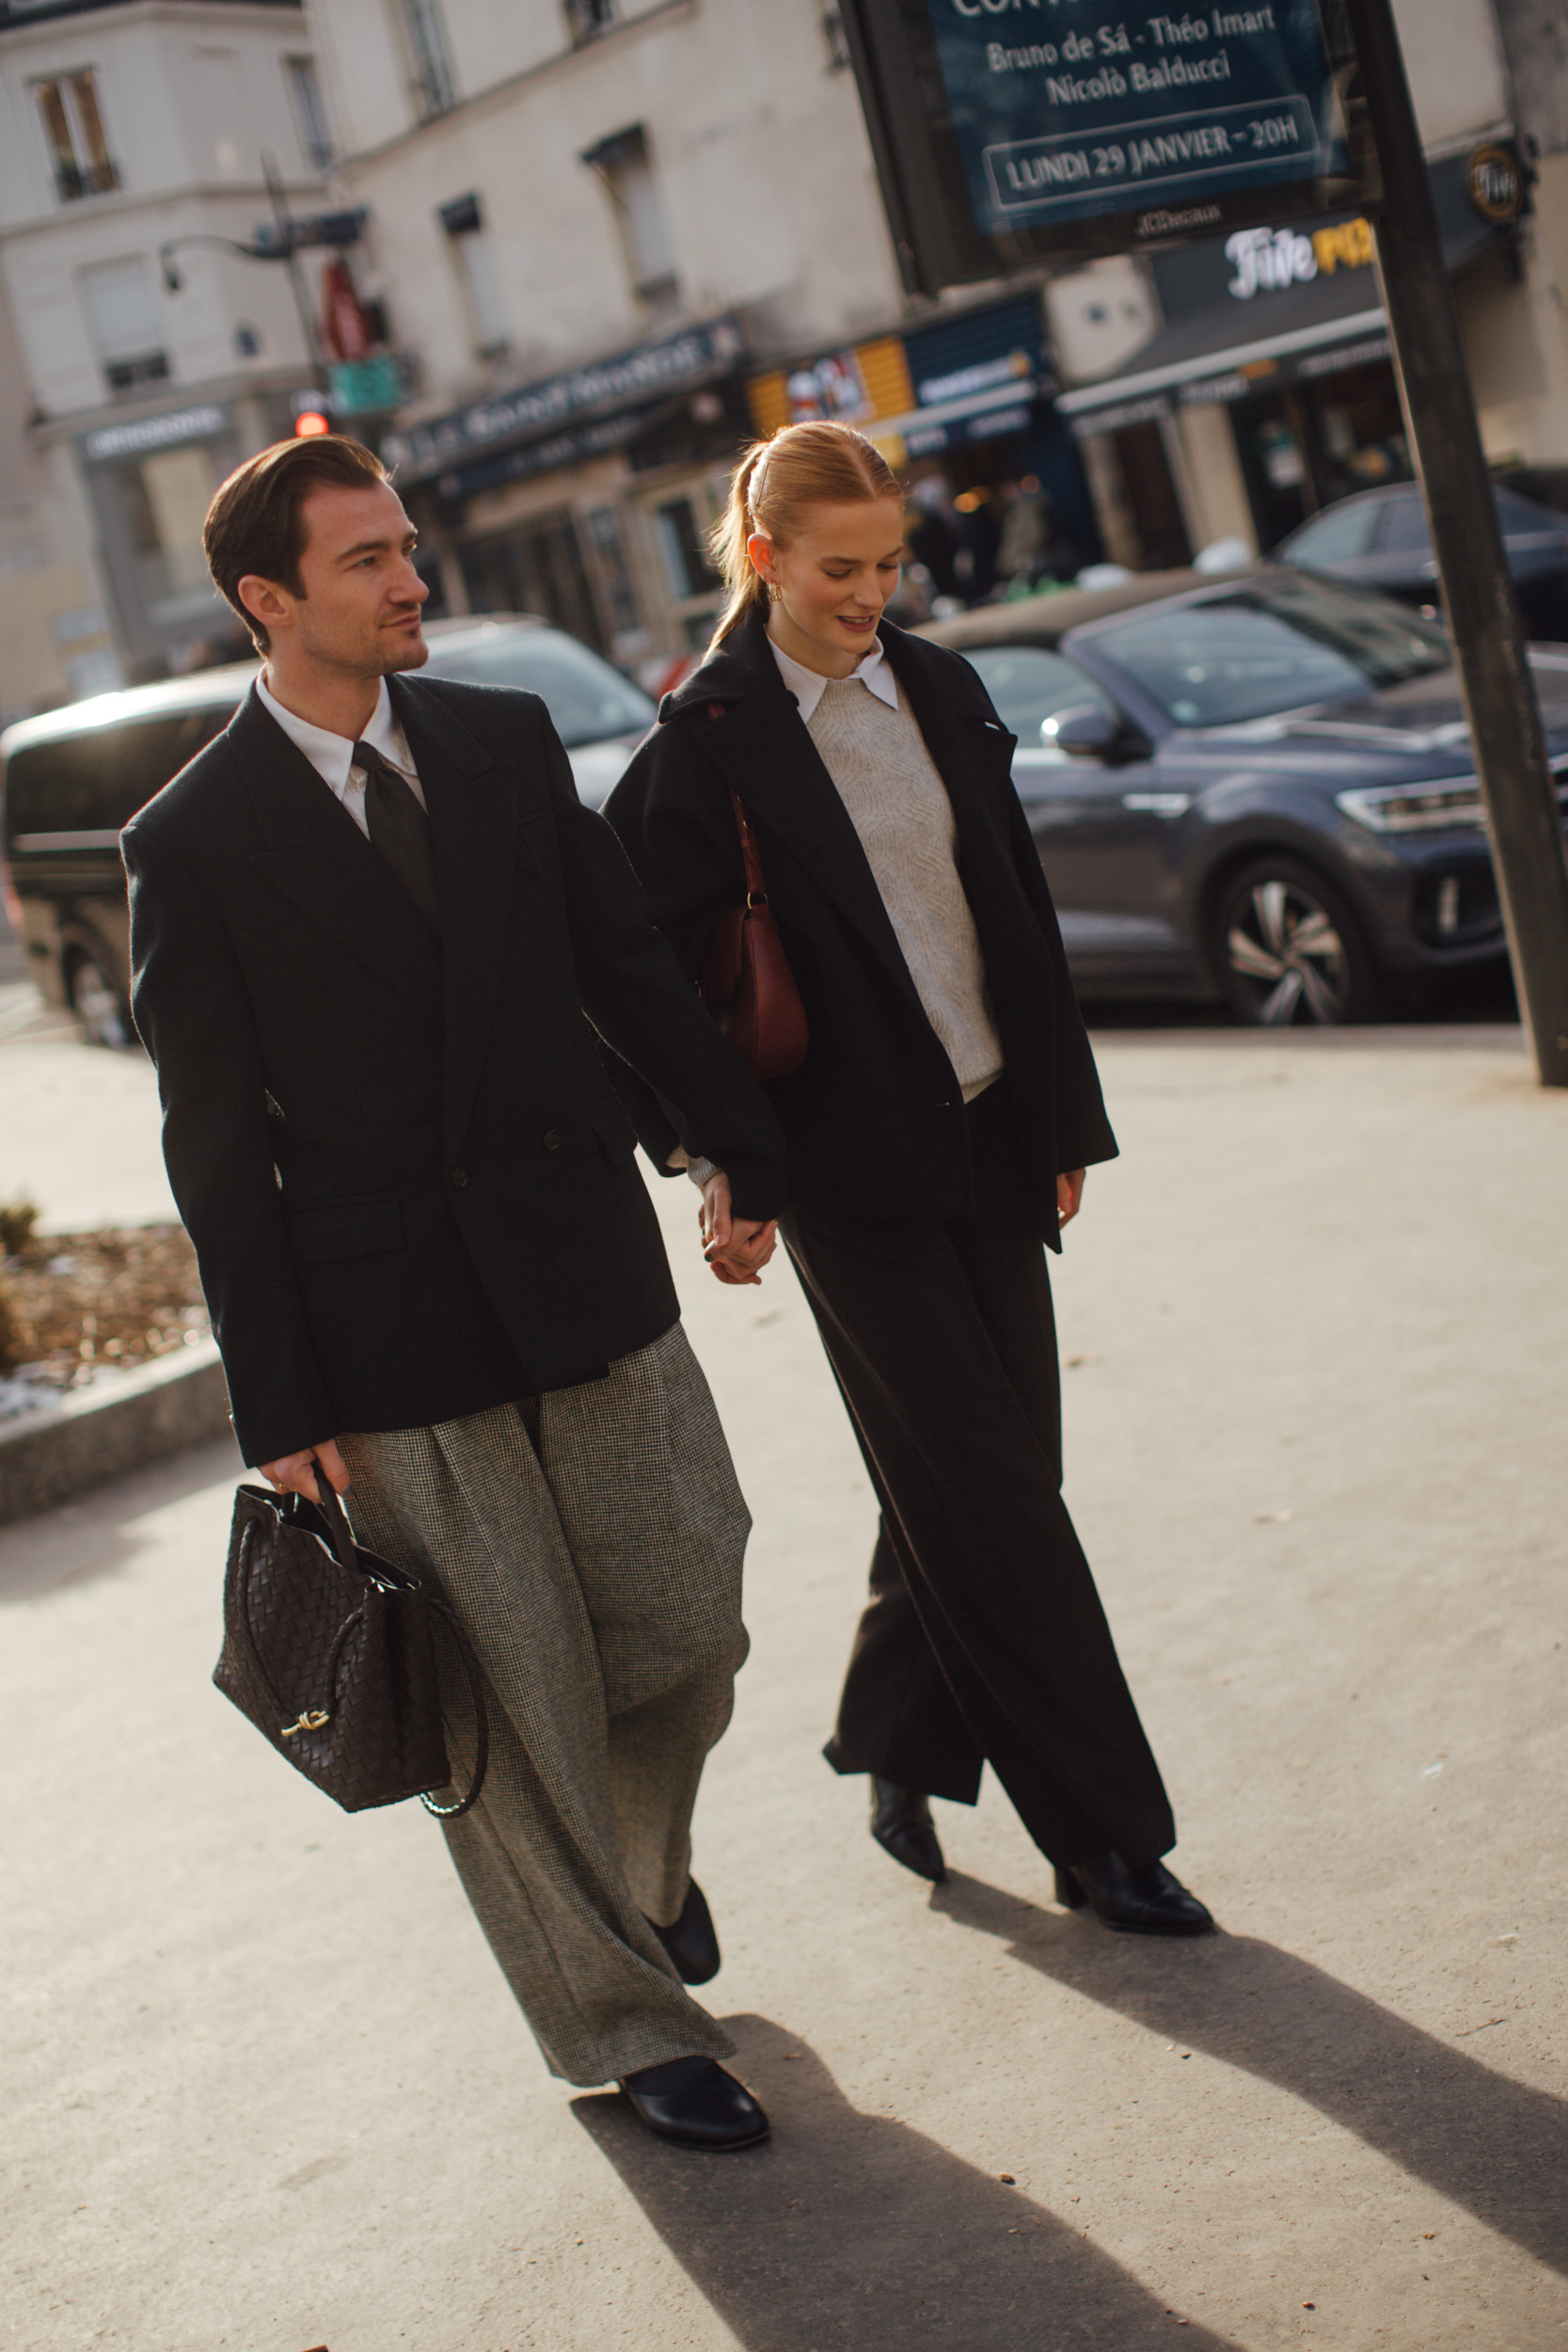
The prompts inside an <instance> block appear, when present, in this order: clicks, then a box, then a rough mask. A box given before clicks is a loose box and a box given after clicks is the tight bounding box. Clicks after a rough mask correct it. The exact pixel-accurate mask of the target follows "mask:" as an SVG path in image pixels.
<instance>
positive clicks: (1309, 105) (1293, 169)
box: [847, 0, 1367, 278]
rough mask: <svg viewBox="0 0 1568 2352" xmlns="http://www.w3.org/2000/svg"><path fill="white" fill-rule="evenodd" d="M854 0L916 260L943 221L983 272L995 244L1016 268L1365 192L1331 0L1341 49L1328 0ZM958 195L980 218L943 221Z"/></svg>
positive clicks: (867, 81) (922, 263)
mask: <svg viewBox="0 0 1568 2352" xmlns="http://www.w3.org/2000/svg"><path fill="white" fill-rule="evenodd" d="M847 5H848V8H849V11H850V14H851V18H852V42H853V45H854V47H855V48H856V51H857V56H856V64H857V73H858V78H859V79H860V83H861V90H862V97H863V100H864V101H865V102H866V103H867V112H868V115H869V116H870V117H871V118H872V129H873V139H874V144H876V145H877V146H878V148H879V161H885V168H884V174H883V177H884V190H886V186H887V182H888V178H889V176H890V175H891V176H892V177H893V178H894V179H895V182H896V185H895V190H894V196H893V202H892V204H891V205H890V211H891V212H892V213H893V214H894V215H895V235H896V236H901V242H902V243H903V244H904V245H905V246H907V247H908V248H909V249H910V253H911V259H912V262H913V263H914V267H915V271H916V274H917V276H919V277H920V278H929V275H930V270H931V268H932V267H939V268H940V267H941V266H942V260H943V258H944V257H943V256H942V254H941V253H940V250H939V247H940V246H941V244H942V232H943V231H945V232H946V235H945V242H946V245H947V247H948V252H947V255H946V257H945V259H946V262H947V265H948V266H949V267H950V268H951V267H954V266H957V265H958V263H959V262H960V260H961V258H962V256H963V254H964V252H965V251H966V250H967V251H968V252H970V253H972V254H973V255H974V265H973V266H969V267H965V268H963V269H961V271H960V273H959V274H960V275H961V276H964V277H971V278H972V277H975V276H978V275H981V274H982V273H981V270H980V267H979V255H980V253H981V252H989V254H990V266H991V269H992V272H993V273H994V271H995V269H996V267H997V265H998V263H999V262H1001V263H1003V264H1004V265H1006V262H1007V261H1008V260H1009V259H1010V260H1011V262H1012V266H1013V267H1015V268H1016V267H1018V266H1019V265H1020V264H1021V263H1022V262H1025V261H1026V260H1027V259H1028V258H1030V257H1035V258H1044V257H1046V256H1051V257H1053V258H1054V257H1059V256H1065V255H1068V254H1071V255H1074V256H1076V257H1080V258H1082V257H1084V256H1085V255H1087V254H1089V253H1095V252H1106V251H1114V250H1125V249H1126V248H1127V247H1128V246H1139V245H1158V244H1162V243H1167V242H1169V241H1171V240H1172V239H1180V238H1181V237H1184V236H1187V235H1190V234H1192V233H1194V232H1195V231H1196V232H1198V233H1201V232H1203V231H1204V230H1208V231H1209V232H1211V233H1212V231H1213V230H1222V229H1224V228H1225V227H1226V226H1227V225H1228V224H1235V225H1241V224H1242V223H1243V222H1246V221H1251V220H1256V219H1258V218H1259V213H1260V212H1261V213H1264V214H1266V212H1267V211H1268V210H1270V209H1272V210H1274V211H1275V213H1276V214H1280V213H1284V214H1286V215H1289V214H1291V213H1292V212H1294V213H1313V212H1316V213H1322V212H1324V211H1326V210H1328V209H1329V208H1330V206H1331V205H1332V204H1333V202H1334V200H1335V192H1338V199H1339V201H1340V202H1341V203H1342V202H1343V201H1344V200H1345V196H1346V195H1347V194H1351V193H1352V192H1353V191H1354V193H1355V194H1359V193H1360V191H1361V187H1362V184H1363V178H1362V175H1363V173H1364V171H1365V169H1366V168H1367V154H1366V150H1365V147H1364V142H1363V138H1362V128H1361V119H1360V115H1359V110H1358V111H1357V114H1356V117H1355V119H1354V122H1353V121H1352V120H1351V119H1350V118H1349V117H1348V116H1347V114H1346V111H1345V106H1344V100H1343V93H1344V92H1345V90H1346V87H1347V84H1348V81H1349V77H1348V76H1347V74H1346V73H1345V72H1344V71H1343V69H1344V67H1345V66H1346V65H1347V64H1348V63H1349V62H1350V56H1349V52H1348V50H1347V48H1346V46H1345V44H1346V42H1347V40H1348V36H1347V35H1346V34H1345V33H1344V31H1343V29H1342V27H1341V26H1339V24H1338V11H1336V12H1335V15H1334V20H1333V21H1334V23H1335V25H1336V31H1335V44H1336V45H1335V46H1334V47H1333V48H1332V49H1331V46H1330V43H1329V40H1328V39H1327V37H1326V36H1325V31H1324V21H1323V15H1322V14H1321V13H1320V9H1319V6H1318V0H1263V5H1261V6H1236V5H1231V4H1230V0H1205V5H1203V6H1199V7H1173V8H1171V9H1170V10H1169V11H1168V12H1167V11H1166V10H1164V9H1148V8H1138V7H1136V6H1134V8H1132V9H1130V8H1128V6H1127V0H1049V5H1046V6H1041V5H1040V0H1028V5H1027V6H1025V5H1024V0H921V14H922V15H923V20H924V21H923V22H917V11H916V8H915V6H914V0H847ZM923 47H924V48H927V49H928V50H929V52H930V66H931V67H932V68H934V72H932V71H929V70H928V69H927V59H926V58H925V57H924V56H922V55H921V54H920V53H921V50H922V48H923ZM900 50H901V51H902V55H901V56H899V55H896V54H895V53H896V52H898V51H900ZM900 66H902V69H903V70H902V72H901V73H900V71H899V68H900ZM938 93H940V96H941V99H942V101H944V102H945V103H944V104H942V106H941V108H940V111H939V109H938V106H937V104H936V100H937V96H938ZM911 101H912V103H913V104H914V105H915V106H916V107H917V108H919V109H920V110H921V112H922V113H923V114H924V116H925V122H924V126H923V127H924V129H925V132H926V134H927V138H926V146H927V154H926V155H925V157H924V158H923V159H922V158H920V157H919V156H917V154H916V147H917V145H918V141H917V140H916V139H915V138H912V137H911V130H910V126H909V125H908V124H907V122H906V121H905V120H904V119H903V117H904V115H905V114H906V112H907V109H908V106H909V104H910V103H911ZM900 102H902V103H900ZM944 152H945V153H946V154H947V155H948V156H950V158H951V163H950V165H949V167H948V168H947V170H946V171H945V172H944V170H943V157H944ZM922 163H924V173H922ZM955 167H956V168H955ZM932 182H941V183H944V184H942V185H941V187H940V191H938V190H936V189H935V188H933V187H932V186H930V185H928V184H927V183H932ZM1286 191H1290V192H1291V195H1290V198H1289V199H1288V200H1287V199H1286V198H1285V192H1286ZM955 203H957V204H959V205H961V206H962V207H963V209H964V211H965V212H966V213H967V215H968V218H967V220H965V221H964V222H962V224H961V225H956V224H955V223H953V222H952V221H951V220H950V219H949V220H946V221H939V220H938V218H937V216H936V207H937V205H938V204H940V205H941V206H942V207H945V208H950V207H952V206H953V205H954V204H955ZM922 244H925V245H926V246H928V247H929V254H928V258H927V257H926V256H923V255H922V253H921V251H920V247H921V246H922Z"/></svg>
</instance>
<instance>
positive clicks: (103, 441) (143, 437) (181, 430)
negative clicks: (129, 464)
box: [82, 407, 229, 458]
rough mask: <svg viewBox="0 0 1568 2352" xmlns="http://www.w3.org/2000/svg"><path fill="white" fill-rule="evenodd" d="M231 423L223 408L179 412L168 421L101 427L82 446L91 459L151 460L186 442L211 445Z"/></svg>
mask: <svg viewBox="0 0 1568 2352" xmlns="http://www.w3.org/2000/svg"><path fill="white" fill-rule="evenodd" d="M228 422H229V419H228V416H227V415H226V413H225V412H224V410H223V409H221V408H214V407H200V408H176V409H174V410H172V411H171V412H170V414H169V415H167V416H166V417H138V418H137V419H136V420H135V422H134V423H130V424H105V425H101V426H100V427H99V429H98V431H97V432H96V433H89V434H88V435H87V437H86V438H85V440H84V441H83V444H82V446H83V449H84V451H85V453H86V454H87V456H88V457H91V458H113V457H150V456H151V455H152V454H154V453H155V452H157V451H158V450H161V449H178V448H179V447H180V445H181V443H182V442H183V441H209V440H211V439H212V438H213V437H214V435H215V434H218V433H221V432H223V431H224V430H225V428H226V427H227V425H228Z"/></svg>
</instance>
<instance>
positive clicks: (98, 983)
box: [65, 948, 136, 1054]
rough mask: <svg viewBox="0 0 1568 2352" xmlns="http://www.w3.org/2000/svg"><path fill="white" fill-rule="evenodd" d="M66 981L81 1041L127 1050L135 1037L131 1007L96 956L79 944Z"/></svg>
mask: <svg viewBox="0 0 1568 2352" xmlns="http://www.w3.org/2000/svg"><path fill="white" fill-rule="evenodd" d="M65 985H66V994H67V996H68V997H69V998H70V1000H71V1011H72V1012H73V1013H74V1014H75V1016H76V1020H77V1024H78V1025H79V1026H80V1028H81V1032H82V1042H83V1043H84V1044H85V1045H103V1046H107V1047H108V1048H109V1049H110V1051H111V1052H114V1053H119V1054H123V1053H127V1052H129V1051H130V1049H131V1047H132V1046H133V1045H134V1044H135V1041H136V1033H135V1028H134V1027H133V1025H132V1022H131V1009H130V1007H129V1006H128V1005H127V1004H126V1002H125V1000H124V998H123V997H122V996H121V995H120V993H119V989H117V988H116V986H115V984H114V982H113V980H111V979H110V977H109V976H108V974H107V973H106V972H105V971H104V969H103V965H102V964H101V963H100V962H99V961H98V958H97V957H96V956H95V955H92V954H90V953H87V951H85V950H83V949H80V948H79V949H78V950H77V951H76V953H75V954H74V955H73V956H72V957H71V961H70V962H69V963H68V965H67V966H66V976H65Z"/></svg>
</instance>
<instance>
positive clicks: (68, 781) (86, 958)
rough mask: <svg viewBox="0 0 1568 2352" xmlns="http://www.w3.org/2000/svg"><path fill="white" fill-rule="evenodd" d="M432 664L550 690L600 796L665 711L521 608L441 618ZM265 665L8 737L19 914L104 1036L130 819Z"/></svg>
mask: <svg viewBox="0 0 1568 2352" xmlns="http://www.w3.org/2000/svg"><path fill="white" fill-rule="evenodd" d="M426 634H427V636H428V637H429V640H430V662H429V666H428V670H427V672H426V675H430V676H434V677H452V678H467V679H471V680H473V681H474V682H476V683H477V684H480V685H484V686H522V687H526V688H527V689H528V690H529V691H530V692H531V693H535V694H539V695H542V696H543V698H544V700H545V702H546V705H547V706H548V707H549V713H550V716H551V718H552V719H553V720H554V721H555V723H556V726H557V728H558V730H559V731H560V734H561V738H562V742H563V743H564V744H565V746H566V750H567V753H568V755H569V756H570V759H571V762H572V771H573V775H574V777H575V779H576V782H577V787H578V794H579V796H580V797H581V798H582V799H583V800H584V801H585V802H587V803H588V804H589V806H590V807H592V808H597V807H598V806H599V804H600V803H601V802H602V801H604V800H605V799H606V798H607V797H608V795H609V793H610V791H611V789H612V788H613V787H614V785H615V784H616V782H617V780H618V779H619V777H620V774H621V771H622V769H623V768H625V766H626V762H627V760H628V759H629V758H630V756H631V754H632V751H633V749H634V747H635V746H636V744H637V743H638V742H639V741H640V740H641V737H642V736H643V735H644V734H645V733H646V731H647V729H648V728H649V727H650V726H651V725H652V724H653V721H654V716H655V707H654V705H653V704H652V703H651V702H650V701H649V699H648V697H647V695H646V694H644V693H643V691H642V690H641V687H639V686H634V685H633V684H632V682H631V680H630V679H629V678H627V677H624V676H623V675H622V674H621V672H620V671H619V670H616V669H613V668H612V667H611V665H610V663H609V662H608V661H605V660H602V659H601V658H600V656H599V655H598V654H596V653H594V652H593V651H592V650H591V649H590V648H589V647H588V646H587V645H584V644H579V643H578V640H577V639H576V638H575V637H569V636H567V635H566V633H565V632H564V630H562V629H558V628H549V627H548V626H547V625H546V623H545V622H543V621H538V620H534V619H531V617H529V616H528V615H526V614H520V613H492V614H488V615H485V616H483V617H480V618H469V619H464V620H457V621H433V622H431V623H430V624H429V625H428V627H427V630H426ZM255 671H256V665H255V663H254V662H245V663H240V664H236V665H235V666H234V667H232V668H230V669H222V670H204V671H200V672H198V674H197V675H195V676H192V677H183V678H170V679H167V680H166V681H165V682H164V683H162V684H160V685H157V686H138V687H133V688H132V689H131V690H130V691H128V692H126V693H123V694H99V695H95V696H94V697H93V698H92V699H91V700H90V701H87V702H80V703H68V704H67V705H66V706H65V707H63V708H62V709H59V710H51V711H47V712H45V713H44V715H43V716H42V717H41V718H37V719H24V720H22V721H20V722H19V723H17V724H16V725H15V726H12V727H8V729H7V730H6V733H5V735H4V736H0V778H3V790H4V796H5V797H4V831H3V836H0V838H3V841H4V854H5V864H6V866H7V868H8V901H9V908H10V915H11V921H12V924H13V925H14V927H15V929H16V930H17V931H18V933H19V934H20V936H21V937H22V939H23V941H24V945H25V946H26V950H27V958H28V965H29V970H30V972H31V975H32V977H33V978H34V979H35V980H36V982H37V983H38V986H39V989H40V992H41V993H42V995H43V997H44V999H45V1001H46V1002H47V1003H49V1004H53V1005H57V1006H59V1007H61V1008H62V1009H70V1010H71V1011H72V1012H74V1013H75V1015H76V1018H77V1020H78V1022H79V1023H80V1024H81V1027H82V1031H83V1034H84V1036H85V1037H86V1038H87V1040H88V1041H90V1042H93V1043H99V1044H106V1045H122V1044H126V1043H128V1042H129V1041H130V1037H131V1016H130V1012H129V1009H128V1007H127V997H128V993H129V989H130V968H129V945H128V939H127V930H128V925H127V915H126V905H125V874H124V869H123V868H122V866H121V865H120V862H119V830H120V827H121V826H122V825H127V824H129V823H130V821H131V818H133V817H134V816H135V813H136V811H137V809H138V808H141V807H143V806H144V805H145V803H147V802H148V801H150V799H151V798H152V795H153V794H154V793H155V792H161V791H162V790H163V787H164V786H165V785H166V784H167V782H168V780H169V778H170V777H171V776H173V775H177V774H178V773H179V771H180V770H181V769H182V767H183V766H184V765H185V762H186V761H187V760H188V759H191V758H194V757H195V755H196V754H197V753H198V751H199V750H200V749H201V747H202V745H203V744H204V743H207V742H210V741H211V740H212V739H213V737H214V735H217V734H219V733H220V732H221V731H222V729H223V728H224V727H226V726H227V725H228V724H229V722H230V719H231V718H232V717H233V715H234V712H235V710H236V709H237V707H239V704H240V702H241V700H242V698H243V696H244V694H245V689H246V688H247V687H248V685H249V683H250V680H251V678H252V677H253V676H254V675H255Z"/></svg>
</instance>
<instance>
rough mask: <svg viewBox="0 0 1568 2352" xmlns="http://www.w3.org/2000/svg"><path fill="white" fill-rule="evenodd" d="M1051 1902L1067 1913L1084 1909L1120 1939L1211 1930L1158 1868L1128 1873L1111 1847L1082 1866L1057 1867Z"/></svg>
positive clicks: (1150, 1865) (1200, 1910)
mask: <svg viewBox="0 0 1568 2352" xmlns="http://www.w3.org/2000/svg"><path fill="white" fill-rule="evenodd" d="M1056 1900H1057V1901H1058V1902H1059V1903H1066V1905H1067V1907H1068V1909H1069V1911H1078V1910H1081V1909H1082V1907H1083V1905H1084V1904H1085V1903H1087V1905H1088V1907H1089V1909H1090V1910H1091V1911H1092V1912H1093V1913H1094V1915H1095V1916H1096V1918H1098V1919H1103V1920H1104V1922H1105V1925H1106V1926H1107V1927H1108V1928H1117V1929H1119V1930H1120V1931H1121V1932H1122V1934H1123V1935H1207V1934H1208V1933H1209V1931H1210V1930H1211V1929H1212V1926H1213V1924H1214V1922H1213V1918H1212V1915H1211V1913H1210V1912H1209V1911H1208V1910H1207V1909H1206V1908H1205V1906H1204V1905H1203V1904H1202V1903H1200V1902H1199V1901H1198V1899H1197V1897H1196V1895H1189V1894H1188V1892H1187V1890H1186V1888H1185V1887H1184V1886H1183V1885H1182V1883H1181V1882H1180V1879H1179V1878H1175V1877H1173V1876H1172V1874H1171V1873H1170V1871H1169V1870H1167V1869H1166V1867H1165V1866H1164V1863H1163V1862H1146V1863H1144V1864H1143V1865H1142V1866H1141V1867H1139V1868H1138V1869H1136V1870H1134V1869H1131V1868H1130V1867H1128V1865H1127V1864H1126V1863H1125V1862H1124V1861H1123V1860H1122V1858H1121V1856H1120V1854H1118V1853H1117V1852H1116V1851H1113V1849H1111V1848H1110V1847H1107V1848H1106V1850H1105V1851H1104V1852H1103V1853H1097V1854H1091V1855H1090V1856H1089V1857H1088V1859H1087V1860H1086V1861H1085V1862H1073V1863H1069V1864H1068V1865H1066V1866H1065V1867H1064V1866H1061V1865H1058V1867H1057V1870H1056Z"/></svg>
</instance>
